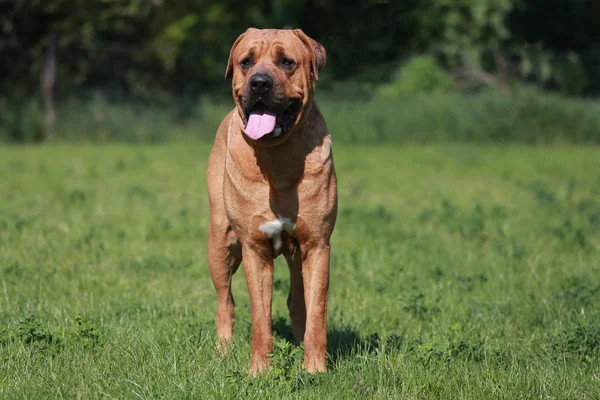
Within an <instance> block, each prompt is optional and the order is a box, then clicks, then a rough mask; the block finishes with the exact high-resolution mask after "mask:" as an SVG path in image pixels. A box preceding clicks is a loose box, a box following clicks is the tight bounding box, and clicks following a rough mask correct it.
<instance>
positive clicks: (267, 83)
mask: <svg viewBox="0 0 600 400" xmlns="http://www.w3.org/2000/svg"><path fill="white" fill-rule="evenodd" d="M272 87H273V79H271V77H270V76H269V75H267V74H256V75H254V76H253V77H252V78H250V88H251V89H252V91H253V92H254V93H256V94H258V95H263V94H267V93H268V92H269V90H271V88H272Z"/></svg>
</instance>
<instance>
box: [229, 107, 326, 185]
mask: <svg viewBox="0 0 600 400" xmlns="http://www.w3.org/2000/svg"><path fill="white" fill-rule="evenodd" d="M309 110H310V111H309V114H308V115H307V117H306V118H304V121H303V123H302V125H301V126H299V127H297V128H295V129H294V130H293V131H292V132H290V136H289V137H288V138H287V140H285V141H284V142H283V143H281V144H278V145H276V146H272V147H263V146H257V145H253V143H252V139H249V138H247V137H245V136H244V140H243V142H244V143H246V145H247V146H248V150H250V149H251V150H252V153H253V155H254V158H255V159H256V165H257V166H258V169H259V170H260V173H261V175H262V177H263V178H264V179H265V180H266V181H267V182H268V184H269V185H270V186H271V188H272V189H275V190H276V189H283V188H288V187H293V186H295V185H297V184H298V182H299V181H300V180H301V179H303V177H306V172H307V164H315V163H317V164H321V163H322V158H323V157H315V156H312V154H313V153H314V151H315V149H317V148H319V147H322V146H324V145H326V146H327V153H329V138H328V137H327V136H328V134H327V128H326V126H325V122H324V119H323V116H322V115H321V113H320V111H319V109H318V107H317V105H316V104H315V103H314V101H311V104H310V109H309ZM236 125H237V126H238V128H237V132H236V134H240V135H244V133H243V123H242V121H241V118H239V120H238V123H237V124H236ZM308 169H312V168H308Z"/></svg>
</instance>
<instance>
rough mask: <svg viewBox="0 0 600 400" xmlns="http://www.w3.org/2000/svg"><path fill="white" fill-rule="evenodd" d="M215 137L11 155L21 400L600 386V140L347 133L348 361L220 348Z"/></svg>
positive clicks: (3, 321)
mask: <svg viewBox="0 0 600 400" xmlns="http://www.w3.org/2000/svg"><path fill="white" fill-rule="evenodd" d="M209 151H210V146H209V145H207V144H201V143H197V142H187V143H170V144H157V145H153V146H147V145H123V144H106V145H92V144H78V145H66V144H65V145H59V144H50V145H44V146H37V147H36V146H27V147H12V146H5V147H2V148H0V398H3V399H4V398H7V399H8V398H26V399H49V398H198V399H207V398H236V397H243V398H260V399H265V398H273V399H279V398H288V397H289V398H313V399H326V398H340V399H353V398H358V399H363V398H364V399H370V398H402V399H427V398H432V399H485V398H489V399H502V398H503V399H517V398H536V399H537V398H552V399H597V398H600V252H599V250H600V149H598V148H594V147H567V146H564V147H560V146H555V147H527V146H505V147H492V146H477V145H434V146H407V147H400V146H396V147H394V146H386V147H373V146H360V147H359V146H355V147H352V146H348V145H346V146H344V145H342V146H338V145H335V139H334V154H335V161H336V167H337V172H338V180H339V194H340V210H339V216H338V224H337V227H336V230H335V232H334V235H333V238H332V253H333V255H332V265H331V292H330V303H329V325H328V335H329V345H328V352H329V360H328V361H329V372H327V373H326V374H319V375H307V374H305V373H303V372H302V370H301V368H300V365H301V359H302V354H301V352H302V349H301V348H300V347H296V346H294V345H290V344H289V343H288V341H289V340H290V339H291V336H290V334H291V327H290V324H289V320H288V318H287V309H286V306H285V300H286V297H287V290H288V287H289V278H288V273H287V270H286V269H287V267H286V266H285V263H284V262H283V260H282V259H278V260H277V262H276V270H275V279H274V296H273V303H274V304H273V310H274V314H273V321H274V323H273V326H274V330H275V335H276V338H277V341H276V349H275V351H274V354H273V357H272V359H273V363H274V365H275V369H274V370H273V372H272V373H271V374H268V375H266V376H263V377H260V378H256V379H255V378H249V377H248V376H247V366H248V363H249V357H250V345H249V343H250V324H249V321H250V308H249V301H248V295H247V290H246V287H245V282H244V279H243V274H242V273H239V272H238V274H237V275H236V276H235V277H234V296H235V298H236V303H237V308H236V310H237V314H236V326H235V331H234V336H235V338H234V340H235V343H234V347H233V349H232V351H231V354H230V355H229V356H228V357H226V358H222V357H220V356H219V355H218V354H217V353H216V352H215V349H214V340H215V336H214V309H215V306H216V298H215V293H214V290H213V287H212V283H211V280H210V277H209V272H208V267H207V265H206V239H207V233H206V227H207V223H208V200H207V196H206V193H205V184H204V174H205V171H206V162H207V159H208V153H209Z"/></svg>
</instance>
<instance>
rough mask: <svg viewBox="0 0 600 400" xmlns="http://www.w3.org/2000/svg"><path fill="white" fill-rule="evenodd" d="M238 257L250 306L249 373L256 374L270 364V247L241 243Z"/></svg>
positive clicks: (271, 337)
mask: <svg viewBox="0 0 600 400" xmlns="http://www.w3.org/2000/svg"><path fill="white" fill-rule="evenodd" d="M242 258H243V260H244V274H245V275H246V285H247V286H248V294H249V295H250V307H251V308H252V358H251V360H250V374H251V375H257V374H259V373H261V372H264V371H265V370H267V369H269V368H270V367H271V359H270V358H269V356H268V354H269V353H270V352H271V351H273V336H272V333H271V299H272V294H273V258H272V254H271V252H270V251H266V250H262V249H260V247H259V246H251V245H249V246H243V247H242Z"/></svg>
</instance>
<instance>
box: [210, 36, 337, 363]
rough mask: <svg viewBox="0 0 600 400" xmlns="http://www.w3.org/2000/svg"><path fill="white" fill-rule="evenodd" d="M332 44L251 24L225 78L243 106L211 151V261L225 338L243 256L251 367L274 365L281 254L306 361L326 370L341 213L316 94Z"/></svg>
mask: <svg viewBox="0 0 600 400" xmlns="http://www.w3.org/2000/svg"><path fill="white" fill-rule="evenodd" d="M324 65H325V49H324V48H323V46H321V45H320V44H319V43H317V42H316V41H314V40H313V39H311V38H309V37H308V36H307V35H306V34H304V33H303V32H302V31H301V30H299V29H295V30H258V29H249V30H248V31H246V32H245V33H244V34H242V35H241V36H240V37H239V38H238V39H237V40H236V41H235V43H234V45H233V47H232V49H231V53H230V55H229V62H228V65H227V72H226V73H225V77H226V78H233V84H232V87H233V98H234V100H235V104H236V108H235V109H234V110H233V111H231V112H230V113H229V114H228V115H227V116H226V117H225V119H224V120H223V122H222V123H221V126H220V127H219V130H218V131H217V136H216V138H215V143H214V146H213V149H212V152H211V154H210V159H209V166H208V174H207V184H208V194H209V199H210V213H211V218H210V227H209V235H208V264H209V267H210V274H211V277H212V280H213V283H214V285H215V288H216V290H217V299H218V300H217V301H218V304H217V318H216V323H217V337H218V340H219V343H220V345H221V346H227V345H228V344H229V343H230V342H231V338H232V330H233V320H234V302H233V296H232V294H231V277H232V275H233V274H234V273H235V271H236V270H237V268H238V266H239V265H240V262H241V261H242V259H243V260H244V273H245V276H246V284H247V286H248V291H249V294H250V304H251V307H252V359H251V361H250V372H251V373H252V374H257V373H259V372H261V371H263V370H265V369H267V368H269V367H270V359H269V357H268V355H267V354H268V353H269V352H271V351H272V349H273V338H272V332H271V296H272V283H273V259H274V258H275V257H277V256H278V255H279V254H283V255H284V257H285V258H286V260H287V263H288V265H289V269H290V277H291V284H290V293H289V296H288V299H287V304H288V308H289V312H290V317H291V319H292V328H293V330H294V333H295V335H296V337H297V339H298V340H299V341H304V350H305V354H304V367H305V368H306V369H307V370H308V371H309V372H314V371H325V370H326V365H325V355H326V350H327V335H326V325H327V297H328V289H329V254H330V246H329V238H330V237H331V233H332V231H333V227H334V225H335V219H336V215H337V186H336V176H335V170H334V167H333V156H332V153H331V140H330V137H329V134H328V132H327V127H326V126H325V121H324V120H323V116H322V115H321V113H320V112H319V109H318V108H317V106H316V104H315V102H314V100H313V93H314V82H315V81H316V80H317V79H318V75H319V71H320V70H321V68H322V67H323V66H324Z"/></svg>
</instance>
